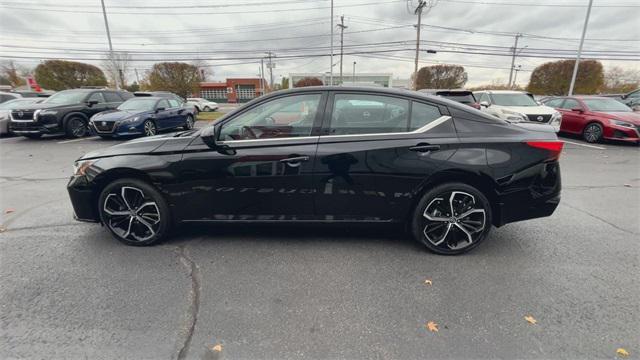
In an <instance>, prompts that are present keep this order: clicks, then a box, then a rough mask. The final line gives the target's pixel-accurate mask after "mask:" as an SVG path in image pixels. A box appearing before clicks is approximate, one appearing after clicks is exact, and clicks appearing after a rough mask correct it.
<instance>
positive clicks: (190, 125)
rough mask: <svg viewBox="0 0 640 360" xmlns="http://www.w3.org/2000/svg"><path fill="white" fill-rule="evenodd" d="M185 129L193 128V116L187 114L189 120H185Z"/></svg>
mask: <svg viewBox="0 0 640 360" xmlns="http://www.w3.org/2000/svg"><path fill="white" fill-rule="evenodd" d="M184 129H185V130H191V129H193V116H191V115H187V120H185V122H184Z"/></svg>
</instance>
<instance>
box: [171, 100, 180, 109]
mask: <svg viewBox="0 0 640 360" xmlns="http://www.w3.org/2000/svg"><path fill="white" fill-rule="evenodd" d="M169 105H171V107H172V108H178V107H180V103H179V102H178V100H175V99H169Z"/></svg>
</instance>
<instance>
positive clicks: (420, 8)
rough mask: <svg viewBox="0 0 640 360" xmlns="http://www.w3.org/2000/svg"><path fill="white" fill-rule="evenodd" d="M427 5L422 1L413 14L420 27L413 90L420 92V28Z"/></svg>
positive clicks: (417, 33) (417, 30)
mask: <svg viewBox="0 0 640 360" xmlns="http://www.w3.org/2000/svg"><path fill="white" fill-rule="evenodd" d="M426 5H427V2H426V1H424V0H420V2H419V3H418V7H416V10H415V11H414V12H413V13H414V14H416V15H418V26H416V61H415V64H414V66H413V90H418V58H419V56H420V28H421V26H422V9H424V7H425V6H426Z"/></svg>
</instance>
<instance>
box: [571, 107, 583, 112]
mask: <svg viewBox="0 0 640 360" xmlns="http://www.w3.org/2000/svg"><path fill="white" fill-rule="evenodd" d="M571 111H575V112H579V113H581V112H582V111H583V110H582V108H573V109H571Z"/></svg>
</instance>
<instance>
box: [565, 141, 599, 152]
mask: <svg viewBox="0 0 640 360" xmlns="http://www.w3.org/2000/svg"><path fill="white" fill-rule="evenodd" d="M562 141H563V142H565V143H567V144H572V145H579V146H584V147H588V148H591V149H598V150H607V148H606V147H602V146H595V145H587V144H582V143H578V142H573V141H567V140H562Z"/></svg>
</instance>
